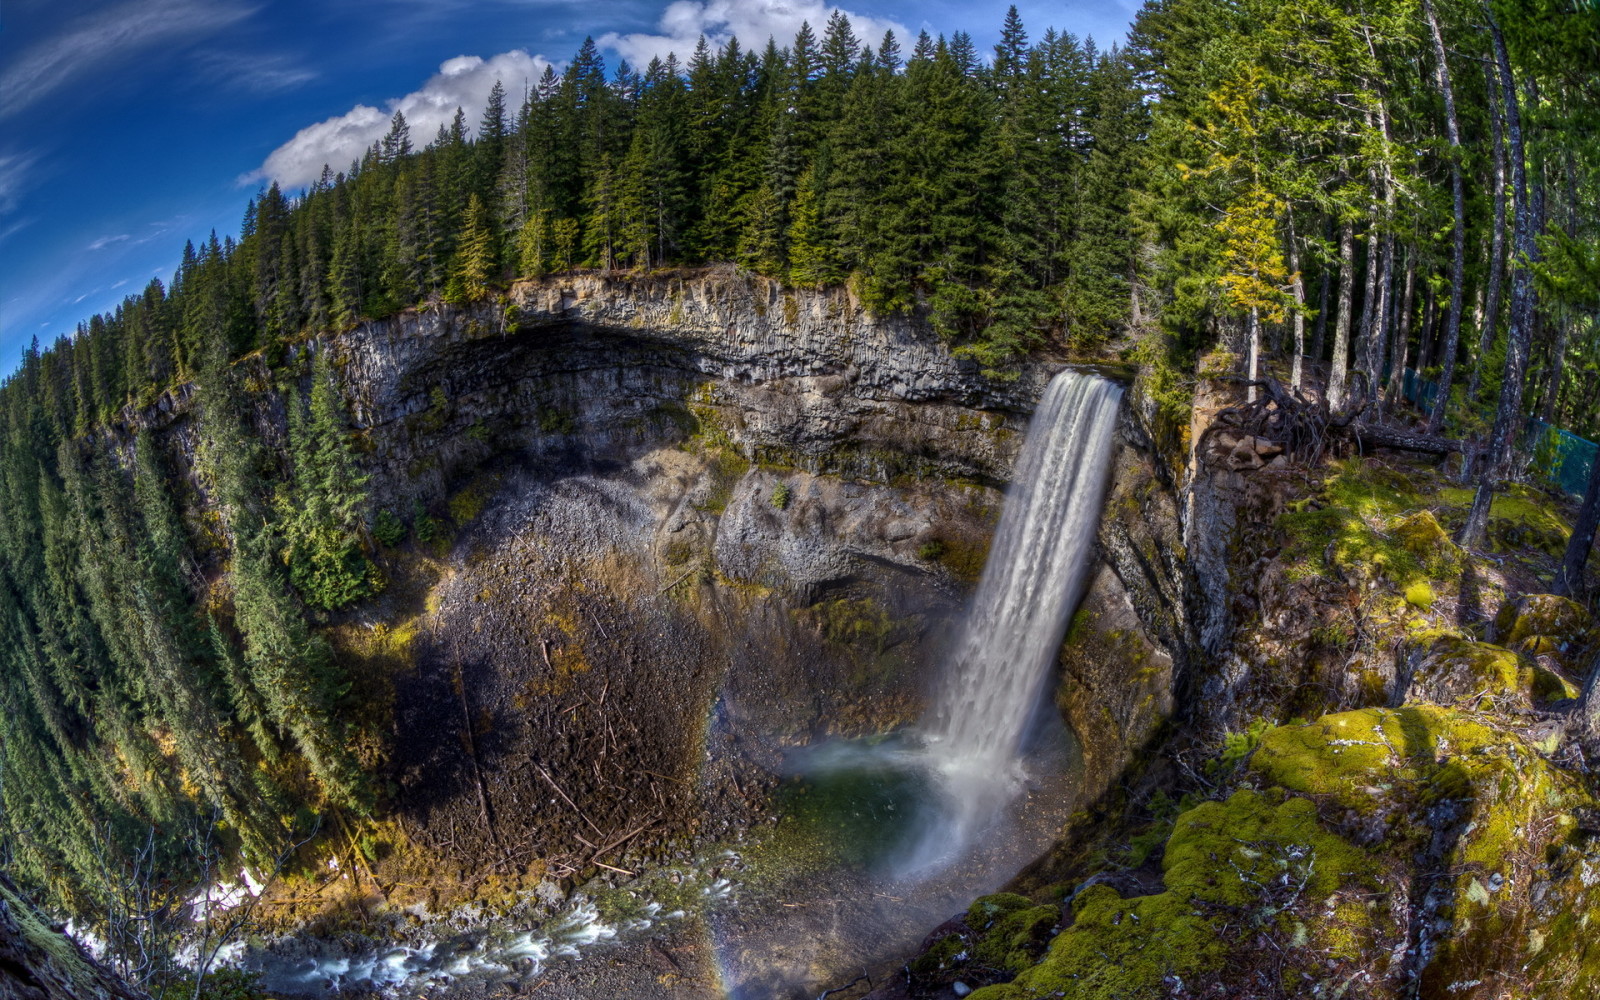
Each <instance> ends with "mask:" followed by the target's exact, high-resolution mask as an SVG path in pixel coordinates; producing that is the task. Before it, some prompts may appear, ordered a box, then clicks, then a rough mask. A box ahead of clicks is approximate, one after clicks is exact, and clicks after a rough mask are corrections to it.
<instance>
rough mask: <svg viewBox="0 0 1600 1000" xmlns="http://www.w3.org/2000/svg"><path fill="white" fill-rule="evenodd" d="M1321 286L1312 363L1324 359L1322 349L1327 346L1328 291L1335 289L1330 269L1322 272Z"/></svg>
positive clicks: (1318, 290) (1312, 347)
mask: <svg viewBox="0 0 1600 1000" xmlns="http://www.w3.org/2000/svg"><path fill="white" fill-rule="evenodd" d="M1318 284H1319V285H1320V286H1321V287H1320V288H1318V289H1317V322H1316V325H1315V326H1314V327H1313V328H1312V334H1311V363H1312V364H1318V363H1319V362H1321V361H1322V350H1323V348H1324V347H1326V346H1327V340H1328V293H1329V292H1331V291H1333V275H1332V274H1331V273H1330V272H1328V271H1323V272H1322V280H1321V281H1320V282H1318Z"/></svg>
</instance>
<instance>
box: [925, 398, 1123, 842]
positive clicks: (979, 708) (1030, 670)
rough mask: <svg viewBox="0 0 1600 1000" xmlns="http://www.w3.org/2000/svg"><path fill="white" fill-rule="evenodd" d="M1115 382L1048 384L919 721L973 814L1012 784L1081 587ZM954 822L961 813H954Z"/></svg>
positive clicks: (1106, 471)
mask: <svg viewBox="0 0 1600 1000" xmlns="http://www.w3.org/2000/svg"><path fill="white" fill-rule="evenodd" d="M1121 399H1122V390H1121V388H1119V387H1118V386H1117V385H1116V384H1114V383H1112V382H1110V381H1108V380H1106V379H1103V378H1099V377H1097V376H1093V375H1084V374H1080V373H1078V372H1073V371H1063V372H1062V373H1061V374H1059V375H1057V376H1056V377H1055V378H1054V379H1052V380H1051V382H1050V385H1049V386H1048V387H1047V388H1046V389H1045V393H1044V398H1043V399H1042V400H1041V401H1040V404H1039V408H1038V410H1037V411H1036V412H1035V413H1034V416H1033V421H1032V423H1030V424H1029V426H1028V435H1027V438H1026V440H1025V441H1024V442H1023V445H1022V453H1021V455H1019V456H1018V459H1017V465H1016V471H1015V474H1014V475H1013V477H1012V482H1011V486H1010V488H1009V489H1008V490H1007V491H1006V501H1005V510H1004V513H1003V514H1002V515H1001V517H1000V526H999V528H998V529H996V531H995V535H994V543H993V546H992V548H991V549H990V552H989V558H988V560H987V562H986V563H985V564H984V568H983V577H982V579H981V580H980V581H979V583H978V592H977V594H976V595H975V596H974V598H973V604H972V607H971V609H970V610H969V611H968V614H967V618H966V622H965V624H964V627H963V630H962V632H961V637H960V640H959V642H958V644H957V646H956V649H955V655H954V656H953V657H952V658H951V660H950V661H949V662H948V664H947V667H946V670H945V674H944V683H943V688H942V690H941V691H940V693H939V698H938V701H937V703H936V706H935V709H934V711H933V712H932V713H931V716H930V718H929V719H928V720H927V721H926V722H925V724H924V727H923V730H924V735H925V737H926V739H927V751H928V753H929V754H930V756H931V757H932V758H933V761H932V762H933V763H934V764H935V765H936V766H937V767H938V769H939V770H940V771H942V772H943V773H944V775H945V783H946V785H947V789H948V792H949V794H950V795H951V796H952V797H953V798H955V799H957V800H960V801H966V802H968V803H969V804H970V805H971V808H970V809H965V810H962V811H963V812H971V813H974V815H971V816H969V817H968V819H969V820H976V819H980V818H981V814H982V813H983V812H985V811H987V809H988V808H990V807H992V806H993V805H995V804H996V801H997V799H998V798H999V796H1001V795H1005V796H1007V797H1009V794H1010V792H1009V791H1005V790H1004V789H1003V787H1002V786H1008V785H1009V783H1008V782H1007V781H1005V780H1004V779H1005V777H1006V776H1008V775H1015V773H1016V770H1017V762H1018V755H1019V752H1020V750H1021V747H1022V741H1023V739H1024V737H1025V736H1026V731H1027V727H1028V723H1029V721H1030V719H1031V718H1032V717H1033V712H1034V708H1035V706H1036V705H1037V704H1038V699H1039V696H1040V693H1041V691H1042V689H1043V687H1044V683H1045V679H1046V677H1047V676H1048V675H1049V673H1050V668H1051V664H1052V663H1053V662H1054V660H1055V656H1056V652H1057V650H1058V649H1060V647H1061V641H1062V638H1063V637H1064V636H1065V634H1066V630H1067V623H1068V620H1069V619H1070V617H1071V615H1072V611H1073V609H1074V608H1075V607H1076V606H1077V603H1078V600H1079V598H1080V597H1081V596H1082V594H1083V589H1084V586H1085V584H1086V582H1087V576H1088V571H1089V556H1090V553H1091V550H1092V548H1093V546H1094V537H1095V530H1096V528H1097V526H1098V525H1099V521H1100V507H1101V503H1102V501H1103V499H1104V496H1105V489H1106V482H1107V479H1108V478H1109V476H1110V467H1111V443H1112V435H1113V432H1114V430H1115V425H1116V419H1117V407H1118V405H1119V403H1120V401H1121ZM958 819H959V817H958Z"/></svg>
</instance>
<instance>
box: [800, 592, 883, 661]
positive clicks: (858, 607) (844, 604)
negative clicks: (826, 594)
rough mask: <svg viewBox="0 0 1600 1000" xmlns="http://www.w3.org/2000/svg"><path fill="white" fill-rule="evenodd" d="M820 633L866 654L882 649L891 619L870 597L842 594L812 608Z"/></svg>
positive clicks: (880, 651)
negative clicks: (853, 596)
mask: <svg viewBox="0 0 1600 1000" xmlns="http://www.w3.org/2000/svg"><path fill="white" fill-rule="evenodd" d="M812 612H813V614H815V615H816V619H817V624H818V625H820V626H821V627H822V634H823V637H824V638H826V639H827V640H828V641H829V642H835V643H838V644H839V645H841V646H849V647H850V648H852V649H855V650H858V651H859V652H861V653H864V654H865V655H867V656H877V655H879V654H881V653H882V652H883V649H884V645H885V643H886V642H887V641H888V638H889V634H890V633H891V632H893V631H894V625H895V623H894V619H893V618H892V617H890V615H889V610H888V609H887V608H885V607H884V606H883V605H882V604H880V603H878V602H877V601H875V600H873V599H872V598H870V597H861V598H850V597H841V598H839V599H838V600H833V601H823V602H821V603H819V604H817V605H816V606H814V607H813V608H812Z"/></svg>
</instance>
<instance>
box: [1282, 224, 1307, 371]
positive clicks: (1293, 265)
mask: <svg viewBox="0 0 1600 1000" xmlns="http://www.w3.org/2000/svg"><path fill="white" fill-rule="evenodd" d="M1286 218H1287V220H1288V226H1289V277H1290V279H1291V280H1292V281H1293V283H1294V284H1293V289H1294V315H1293V316H1292V317H1290V322H1291V323H1293V324H1294V361H1293V363H1292V364H1290V366H1289V388H1291V389H1298V388H1300V376H1301V365H1302V364H1303V362H1304V360H1305V353H1306V283H1305V280H1304V279H1303V278H1302V277H1301V276H1300V241H1299V240H1297V239H1295V235H1294V210H1293V209H1290V210H1289V211H1288V212H1287V213H1286Z"/></svg>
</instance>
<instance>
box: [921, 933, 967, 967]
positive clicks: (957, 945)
mask: <svg viewBox="0 0 1600 1000" xmlns="http://www.w3.org/2000/svg"><path fill="white" fill-rule="evenodd" d="M966 951H967V943H966V941H964V940H962V938H961V935H959V934H946V935H945V936H944V937H942V938H940V939H939V940H938V941H937V942H935V943H934V945H933V947H932V948H929V949H928V950H927V951H925V952H923V953H922V954H921V955H918V956H917V957H916V958H915V959H914V960H912V962H911V972H912V974H913V975H917V976H932V975H935V974H937V973H939V972H942V971H944V970H945V969H951V968H954V967H955V966H956V964H957V963H959V962H961V961H964V960H965V959H966Z"/></svg>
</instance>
